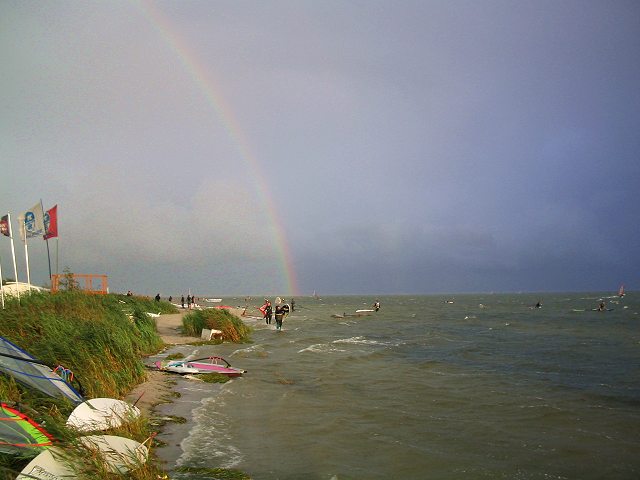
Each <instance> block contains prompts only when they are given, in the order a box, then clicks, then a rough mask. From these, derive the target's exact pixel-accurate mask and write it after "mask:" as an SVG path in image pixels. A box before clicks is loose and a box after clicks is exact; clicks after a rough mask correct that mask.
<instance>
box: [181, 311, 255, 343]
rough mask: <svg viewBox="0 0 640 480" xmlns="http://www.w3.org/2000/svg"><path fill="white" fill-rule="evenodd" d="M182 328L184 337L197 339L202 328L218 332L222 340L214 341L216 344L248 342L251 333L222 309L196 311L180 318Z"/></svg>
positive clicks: (239, 321)
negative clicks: (188, 336)
mask: <svg viewBox="0 0 640 480" xmlns="http://www.w3.org/2000/svg"><path fill="white" fill-rule="evenodd" d="M182 326H183V331H184V333H185V334H186V335H191V336H194V337H199V336H200V335H201V334H202V329H203V328H211V329H215V330H220V331H222V338H220V339H216V341H215V342H216V343H222V342H234V343H244V342H248V341H249V334H250V333H251V328H249V327H247V326H246V325H245V324H244V323H242V320H240V319H239V318H238V317H236V316H235V315H232V314H231V313H229V312H228V311H226V310H223V309H213V308H211V309H207V310H196V311H194V312H192V313H189V314H188V315H185V316H184V317H183V318H182Z"/></svg>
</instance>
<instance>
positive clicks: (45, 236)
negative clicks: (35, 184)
mask: <svg viewBox="0 0 640 480" xmlns="http://www.w3.org/2000/svg"><path fill="white" fill-rule="evenodd" d="M40 207H41V208H42V214H43V215H44V213H45V212H44V205H43V204H42V199H40ZM43 238H44V241H45V242H47V260H49V282H51V254H50V253H49V237H47V226H46V225H45V229H44V236H43Z"/></svg>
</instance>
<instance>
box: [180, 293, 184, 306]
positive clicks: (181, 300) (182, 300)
mask: <svg viewBox="0 0 640 480" xmlns="http://www.w3.org/2000/svg"><path fill="white" fill-rule="evenodd" d="M180 303H181V304H182V308H184V295H182V298H181V299H180Z"/></svg>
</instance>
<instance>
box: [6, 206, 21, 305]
mask: <svg viewBox="0 0 640 480" xmlns="http://www.w3.org/2000/svg"><path fill="white" fill-rule="evenodd" d="M7 220H8V222H9V239H10V240H11V256H12V257H13V276H14V277H15V280H16V293H17V294H18V301H20V287H19V286H18V267H17V266H16V249H15V247H14V246H13V231H12V229H11V214H10V213H9V212H7Z"/></svg>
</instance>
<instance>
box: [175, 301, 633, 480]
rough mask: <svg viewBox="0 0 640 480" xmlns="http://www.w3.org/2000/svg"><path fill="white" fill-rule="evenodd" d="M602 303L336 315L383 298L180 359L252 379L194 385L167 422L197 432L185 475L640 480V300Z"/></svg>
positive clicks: (186, 443)
mask: <svg viewBox="0 0 640 480" xmlns="http://www.w3.org/2000/svg"><path fill="white" fill-rule="evenodd" d="M600 298H602V296H601V295H598V294H575V293H574V294H556V295H544V296H535V295H525V294H522V295H484V296H479V295H474V296H472V295H464V296H456V297H455V298H453V297H442V296H416V297H411V296H393V297H380V298H379V299H380V301H381V303H382V308H381V310H380V311H379V312H377V313H373V314H370V315H368V316H361V317H346V318H332V317H331V315H332V314H342V313H344V312H346V313H353V312H355V310H356V309H362V308H370V306H371V305H372V303H373V302H374V301H375V300H376V298H375V297H327V298H323V299H320V300H315V299H312V298H299V299H297V305H298V309H297V310H296V311H295V312H294V313H293V314H292V315H291V316H289V317H288V318H287V319H286V320H285V322H284V331H283V332H276V331H275V330H273V326H270V327H268V326H266V325H265V324H264V322H262V321H259V320H251V319H249V320H247V323H249V324H250V325H252V326H255V331H254V332H253V334H252V339H253V343H251V344H246V345H232V344H225V345H220V346H201V347H193V346H188V347H186V346H183V347H176V348H174V349H173V350H172V352H175V351H177V350H180V351H183V352H184V353H185V354H190V353H195V354H196V355H198V356H204V355H207V354H213V353H215V354H217V355H221V356H223V357H225V358H227V360H229V361H230V362H231V363H232V365H234V366H236V367H241V368H244V369H246V370H248V373H247V374H245V375H244V376H243V377H242V378H239V379H236V380H233V381H231V382H228V383H226V384H224V385H223V386H222V387H220V386H217V385H210V384H204V383H200V382H196V381H193V380H186V379H180V380H179V382H178V384H177V386H176V389H177V390H178V391H180V392H181V394H182V397H181V398H180V399H177V400H176V402H175V404H173V405H171V406H167V407H164V408H165V411H174V412H177V413H179V414H181V415H183V416H186V417H187V418H188V424H187V425H186V426H184V427H181V428H182V434H181V435H182V437H185V438H182V437H181V438H180V439H179V441H180V447H181V450H180V452H179V457H178V458H177V459H176V463H177V464H178V465H188V466H199V467H209V468H216V467H227V468H237V469H239V470H242V471H244V472H247V473H248V474H250V475H251V476H252V477H253V478H255V479H299V478H306V479H326V480H329V479H337V480H342V479H383V478H384V479H388V478H404V479H427V478H430V479H460V478H474V479H475V478H486V479H495V478H505V479H548V478H560V479H562V478H571V479H596V478H598V479H604V478H606V479H612V478H621V479H622V478H625V479H626V478H640V315H639V313H640V302H639V300H640V296H638V295H637V294H634V293H631V294H627V296H626V297H625V298H623V299H621V300H618V299H617V298H609V299H607V301H608V302H609V308H613V310H612V311H607V312H594V311H591V310H590V309H591V308H593V307H595V306H596V305H597V303H598V301H599V299H600ZM450 299H453V300H455V301H454V303H446V302H445V300H450ZM539 299H542V301H543V307H542V308H541V309H535V308H531V307H532V306H533V305H535V303H536V302H537V301H538V300H539ZM225 302H227V303H229V304H232V305H237V304H239V303H242V301H241V299H225ZM233 302H235V303H233ZM616 302H617V303H616ZM585 309H586V311H574V310H585ZM174 477H175V478H179V479H195V478H203V477H198V476H197V475H194V474H176V475H174Z"/></svg>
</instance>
